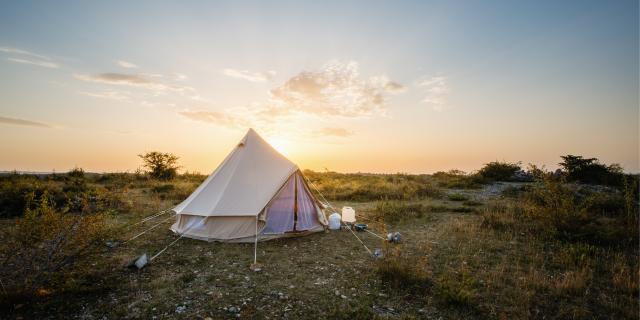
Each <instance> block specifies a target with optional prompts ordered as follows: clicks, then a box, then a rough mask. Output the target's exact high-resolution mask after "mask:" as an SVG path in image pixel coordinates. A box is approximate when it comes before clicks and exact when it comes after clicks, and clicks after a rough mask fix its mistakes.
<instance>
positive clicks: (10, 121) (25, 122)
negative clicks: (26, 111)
mask: <svg viewBox="0 0 640 320" xmlns="http://www.w3.org/2000/svg"><path fill="white" fill-rule="evenodd" d="M0 124H10V125H17V126H29V127H38V128H54V126H52V125H50V124H47V123H44V122H38V121H32V120H26V119H19V118H10V117H3V116H0Z"/></svg>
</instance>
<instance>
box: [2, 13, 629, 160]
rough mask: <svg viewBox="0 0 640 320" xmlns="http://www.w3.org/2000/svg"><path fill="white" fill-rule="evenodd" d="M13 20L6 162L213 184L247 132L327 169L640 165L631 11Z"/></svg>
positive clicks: (5, 28) (16, 16)
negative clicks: (578, 159)
mask: <svg viewBox="0 0 640 320" xmlns="http://www.w3.org/2000/svg"><path fill="white" fill-rule="evenodd" d="M0 8H1V10H0V83H2V85H1V86H0V96H2V99H1V101H0V135H1V136H2V137H0V144H1V145H2V146H3V148H4V149H5V151H6V153H5V156H3V157H1V158H0V169H19V170H51V169H56V170H67V169H69V168H71V167H73V166H76V165H77V166H82V167H84V168H87V169H88V170H94V171H118V170H134V169H135V168H137V167H138V166H139V165H140V163H139V161H138V159H137V158H136V157H135V155H136V154H138V153H140V152H143V151H147V150H156V149H158V150H160V151H167V152H173V153H176V154H178V155H179V156H181V158H182V163H183V165H184V166H185V168H186V169H188V170H197V171H201V172H208V171H211V170H213V169H214V168H215V165H216V164H217V163H218V162H219V161H220V160H221V159H222V158H223V157H224V155H225V154H226V153H227V152H228V151H229V150H230V148H231V147H232V146H233V145H234V144H235V143H236V141H237V140H238V139H239V138H240V137H241V136H242V134H243V133H244V132H245V131H246V130H247V128H248V127H255V128H256V130H258V132H260V133H261V134H263V135H264V136H265V137H266V138H267V140H268V141H270V142H271V143H273V144H274V145H275V146H276V148H278V149H279V150H280V151H282V152H283V153H285V155H287V156H289V157H291V158H292V159H293V160H294V161H296V162H297V163H298V164H299V165H300V166H301V167H304V168H311V169H316V170H318V169H323V168H329V169H332V170H337V171H373V172H398V171H402V172H433V171H437V170H446V169H453V168H459V169H463V170H467V171H472V170H474V169H477V168H478V167H480V166H481V165H482V164H483V163H486V162H489V161H493V160H506V161H523V162H524V163H525V164H526V163H529V162H531V163H536V164H539V165H543V164H544V165H547V167H549V168H555V164H556V163H557V162H558V160H559V156H560V155H564V154H568V153H573V154H582V155H585V156H589V157H598V158H601V159H602V160H604V161H605V162H617V163H621V164H622V165H623V166H624V167H625V168H627V169H628V170H631V171H638V169H639V165H638V119H639V116H638V68H639V65H638V29H639V28H638V2H637V1H612V2H605V1H562V2H554V1H529V2H524V1H456V2H445V1H416V2H408V1H397V2H391V1H335V2H311V1H308V2H299V1H298V2H294V1H291V2H280V1H269V2H258V1H256V2H251V1H233V2H231V1H229V2H221V1H220V2H210V1H201V2H195V1H183V2H163V1H147V2H144V1H136V2H135V3H130V2H125V1H109V2H102V3H97V2H96V3H94V2H91V3H89V2H82V1H78V2H68V1H61V2H46V3H38V2H29V1H21V2H14V3H4V4H1V5H0ZM372 159H375V161H372Z"/></svg>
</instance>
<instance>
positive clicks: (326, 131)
mask: <svg viewBox="0 0 640 320" xmlns="http://www.w3.org/2000/svg"><path fill="white" fill-rule="evenodd" d="M313 133H314V134H315V135H318V136H325V137H326V136H330V137H331V136H332V137H341V138H344V137H348V136H352V135H353V131H351V130H347V129H345V128H330V127H325V128H322V129H320V130H316V131H314V132H313Z"/></svg>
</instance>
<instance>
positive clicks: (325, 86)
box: [271, 60, 406, 117]
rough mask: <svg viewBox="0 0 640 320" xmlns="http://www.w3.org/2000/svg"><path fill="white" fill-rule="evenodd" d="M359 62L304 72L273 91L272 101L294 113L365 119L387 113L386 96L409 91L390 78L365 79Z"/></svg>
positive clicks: (332, 65)
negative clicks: (361, 75)
mask: <svg viewBox="0 0 640 320" xmlns="http://www.w3.org/2000/svg"><path fill="white" fill-rule="evenodd" d="M358 69H359V66H358V63H357V62H355V61H349V62H341V61H335V60H334V61H330V62H328V63H326V64H325V65H324V66H323V67H322V68H320V70H317V71H302V72H300V73H299V74H297V75H296V76H294V77H292V78H290V79H289V80H287V81H286V82H285V83H284V84H283V85H281V86H280V87H278V88H275V89H273V90H271V95H272V98H273V99H274V100H276V101H279V102H282V103H284V104H286V105H287V106H288V107H289V108H292V109H294V110H297V111H300V112H303V113H309V114H315V115H321V116H342V117H363V116H371V115H381V114H385V113H386V95H387V94H391V93H400V92H402V91H404V90H406V89H405V87H404V86H402V85H401V84H399V83H396V82H393V81H390V80H389V79H388V78H387V77H386V76H375V77H370V78H364V79H363V78H361V77H360V74H359V70H358Z"/></svg>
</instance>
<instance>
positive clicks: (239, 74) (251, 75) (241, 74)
mask: <svg viewBox="0 0 640 320" xmlns="http://www.w3.org/2000/svg"><path fill="white" fill-rule="evenodd" d="M222 73H223V74H224V75H226V76H229V77H232V78H238V79H243V80H247V81H251V82H265V81H269V80H271V79H273V77H275V75H276V72H275V71H267V72H250V71H248V70H236V69H224V70H222Z"/></svg>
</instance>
